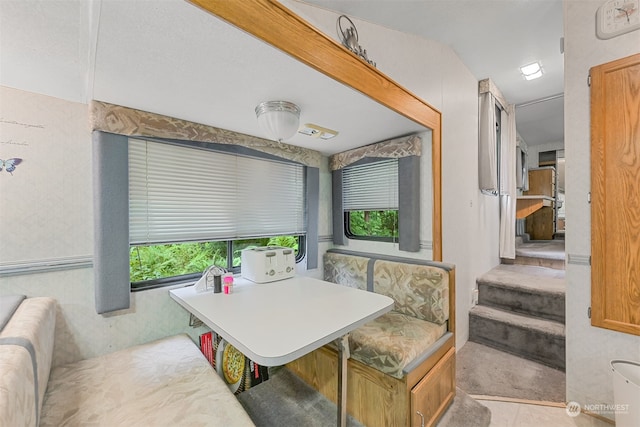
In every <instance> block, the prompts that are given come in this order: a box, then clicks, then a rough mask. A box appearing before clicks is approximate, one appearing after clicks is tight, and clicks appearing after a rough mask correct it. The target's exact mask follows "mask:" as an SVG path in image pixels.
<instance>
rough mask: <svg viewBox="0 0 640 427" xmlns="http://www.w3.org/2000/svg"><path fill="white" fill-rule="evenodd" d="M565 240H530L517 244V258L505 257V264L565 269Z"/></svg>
mask: <svg viewBox="0 0 640 427" xmlns="http://www.w3.org/2000/svg"><path fill="white" fill-rule="evenodd" d="M564 249H565V242H564V240H560V239H558V240H528V241H524V239H523V241H522V242H518V243H517V244H516V258H515V260H513V259H503V260H502V261H503V263H505V264H519V265H534V266H539V267H547V268H554V269H557V270H564V269H565V262H564V258H565V250H564Z"/></svg>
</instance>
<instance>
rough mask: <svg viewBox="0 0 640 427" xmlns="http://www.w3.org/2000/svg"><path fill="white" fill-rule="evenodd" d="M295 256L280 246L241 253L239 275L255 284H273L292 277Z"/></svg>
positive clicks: (258, 248) (262, 247)
mask: <svg viewBox="0 0 640 427" xmlns="http://www.w3.org/2000/svg"><path fill="white" fill-rule="evenodd" d="M295 272H296V254H295V252H294V251H293V249H291V248H285V247H282V246H260V247H257V248H250V249H245V250H243V251H242V264H241V266H240V275H241V276H242V277H244V278H245V279H249V280H251V281H252V282H256V283H267V282H274V281H276V280H282V279H288V278H289V277H293V276H294V275H295Z"/></svg>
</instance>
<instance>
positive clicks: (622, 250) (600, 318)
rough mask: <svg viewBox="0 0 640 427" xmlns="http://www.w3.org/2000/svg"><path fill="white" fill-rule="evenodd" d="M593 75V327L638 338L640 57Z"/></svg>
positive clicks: (615, 63)
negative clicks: (639, 119)
mask: <svg viewBox="0 0 640 427" xmlns="http://www.w3.org/2000/svg"><path fill="white" fill-rule="evenodd" d="M590 74H591V258H592V261H591V324H592V325H593V326H599V327H601V328H607V329H613V330H616V331H621V332H627V333H630V334H635V335H640V268H638V266H640V203H639V199H640V197H639V195H640V126H639V122H638V117H640V54H636V55H632V56H629V57H627V58H623V59H620V60H617V61H613V62H609V63H607V64H602V65H599V66H597V67H594V68H592V69H591V73H590Z"/></svg>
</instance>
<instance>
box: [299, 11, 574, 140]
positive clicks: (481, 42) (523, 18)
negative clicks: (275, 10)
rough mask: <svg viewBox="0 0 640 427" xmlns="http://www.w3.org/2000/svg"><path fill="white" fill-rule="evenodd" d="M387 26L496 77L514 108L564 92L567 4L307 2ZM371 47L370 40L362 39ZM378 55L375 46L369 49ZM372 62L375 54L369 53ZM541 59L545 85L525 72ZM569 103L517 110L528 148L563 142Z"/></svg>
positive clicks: (560, 101) (486, 75)
mask: <svg viewBox="0 0 640 427" xmlns="http://www.w3.org/2000/svg"><path fill="white" fill-rule="evenodd" d="M305 2H306V3H309V4H313V5H316V6H321V7H324V8H327V9H331V10H334V11H337V12H341V13H344V14H346V15H348V16H351V17H357V18H360V19H362V20H365V21H369V22H371V23H375V24H379V25H382V26H385V27H387V28H393V29H396V30H399V31H403V32H405V33H409V34H414V35H418V36H421V37H424V38H427V39H433V40H437V41H439V42H442V43H444V44H446V45H448V46H450V47H452V49H453V50H454V51H455V52H456V53H457V54H458V56H459V57H460V59H461V60H462V62H464V63H465V65H466V66H467V67H468V68H469V70H470V71H471V72H472V73H473V75H474V76H475V77H476V78H477V79H478V80H482V79H485V78H491V79H492V80H493V81H494V83H495V84H496V86H498V88H499V89H500V91H501V92H502V93H503V95H504V96H505V98H506V99H507V101H508V102H509V103H511V104H516V105H518V104H523V103H527V102H530V101H534V100H540V99H544V98H547V97H551V96H553V95H558V94H562V93H563V91H564V62H563V55H562V53H561V51H560V43H561V42H560V39H561V38H562V36H563V27H562V25H563V18H562V15H563V12H562V0H375V1H371V0H305ZM360 42H361V44H362V45H363V47H365V48H367V47H368V46H367V45H366V41H362V40H361V41H360ZM368 48H369V49H368V51H369V52H373V50H374V47H373V46H371V47H368ZM371 56H373V54H371ZM534 61H539V62H540V63H541V64H542V67H543V69H544V75H543V77H541V78H540V79H537V80H531V81H525V80H524V79H523V77H522V76H521V75H520V71H519V67H520V66H521V65H526V64H529V63H532V62H534ZM563 113H564V106H563V98H562V97H560V98H557V99H555V100H551V101H546V102H543V103H539V104H534V105H531V106H526V107H520V108H517V111H516V117H517V127H518V132H519V133H520V134H521V136H522V137H523V139H524V140H525V141H526V142H527V143H528V144H529V145H536V144H543V143H550V142H561V141H564V114H563Z"/></svg>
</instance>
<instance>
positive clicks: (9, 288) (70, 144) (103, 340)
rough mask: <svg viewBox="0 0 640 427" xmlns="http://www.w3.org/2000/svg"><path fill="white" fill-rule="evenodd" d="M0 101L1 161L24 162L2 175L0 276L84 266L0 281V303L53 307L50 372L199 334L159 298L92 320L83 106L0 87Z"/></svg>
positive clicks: (165, 296)
mask: <svg viewBox="0 0 640 427" xmlns="http://www.w3.org/2000/svg"><path fill="white" fill-rule="evenodd" d="M0 100H1V101H0V117H1V118H2V122H0V131H1V132H0V142H2V143H1V144H0V158H2V159H3V160H6V159H5V157H7V158H8V157H15V156H20V157H22V158H24V161H23V162H22V163H21V164H19V165H18V166H17V167H16V170H15V171H14V172H13V175H11V174H8V173H7V172H6V171H4V170H3V171H1V172H0V174H1V175H0V195H2V198H3V200H4V201H3V202H2V203H0V235H2V236H3V237H2V244H1V245H0V267H3V266H4V267H7V266H10V265H13V264H15V263H16V262H20V263H21V265H22V266H23V267H24V266H28V265H40V264H43V263H47V262H51V261H53V262H58V263H61V264H64V263H65V261H66V260H69V259H75V258H82V259H88V265H89V266H88V267H86V266H85V267H82V268H74V269H70V270H62V271H55V272H45V273H33V274H21V275H8V276H0V294H2V295H9V294H25V295H27V296H29V297H33V296H51V297H54V298H55V299H56V300H57V301H58V316H57V320H56V341H55V348H54V355H53V364H54V365H55V366H57V365H60V364H63V363H68V362H72V361H75V360H78V359H84V358H87V357H91V356H95V355H100V354H104V353H109V352H112V351H116V350H119V349H121V348H124V347H128V346H131V345H135V344H139V343H142V342H146V341H150V340H153V339H156V338H160V337H165V336H168V335H173V334H176V333H179V332H189V333H190V334H191V335H192V338H194V340H196V339H197V336H198V334H199V332H200V330H196V329H193V328H189V327H188V326H187V325H188V321H189V315H188V313H187V312H186V311H184V310H183V309H182V308H181V307H180V306H178V304H176V303H175V302H173V301H172V300H171V299H170V298H169V293H168V289H167V288H163V289H156V290H151V291H144V292H137V293H134V294H132V302H131V304H132V305H131V309H129V310H123V311H120V312H116V313H113V314H110V315H108V316H101V315H98V314H96V311H95V305H94V292H93V271H92V269H91V267H90V265H91V259H92V257H93V253H92V252H93V245H92V242H93V217H92V210H91V203H92V202H91V197H92V190H91V180H92V178H91V135H90V133H89V131H88V128H87V111H88V110H87V106H86V105H84V104H79V103H75V102H70V101H64V100H61V99H57V98H51V97H48V96H44V95H38V94H34V93H29V92H23V91H20V90H16V89H10V88H6V87H2V86H0ZM27 125H29V126H27ZM33 125H36V126H35V127H34V126H33ZM10 141H13V143H9V142H10Z"/></svg>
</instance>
